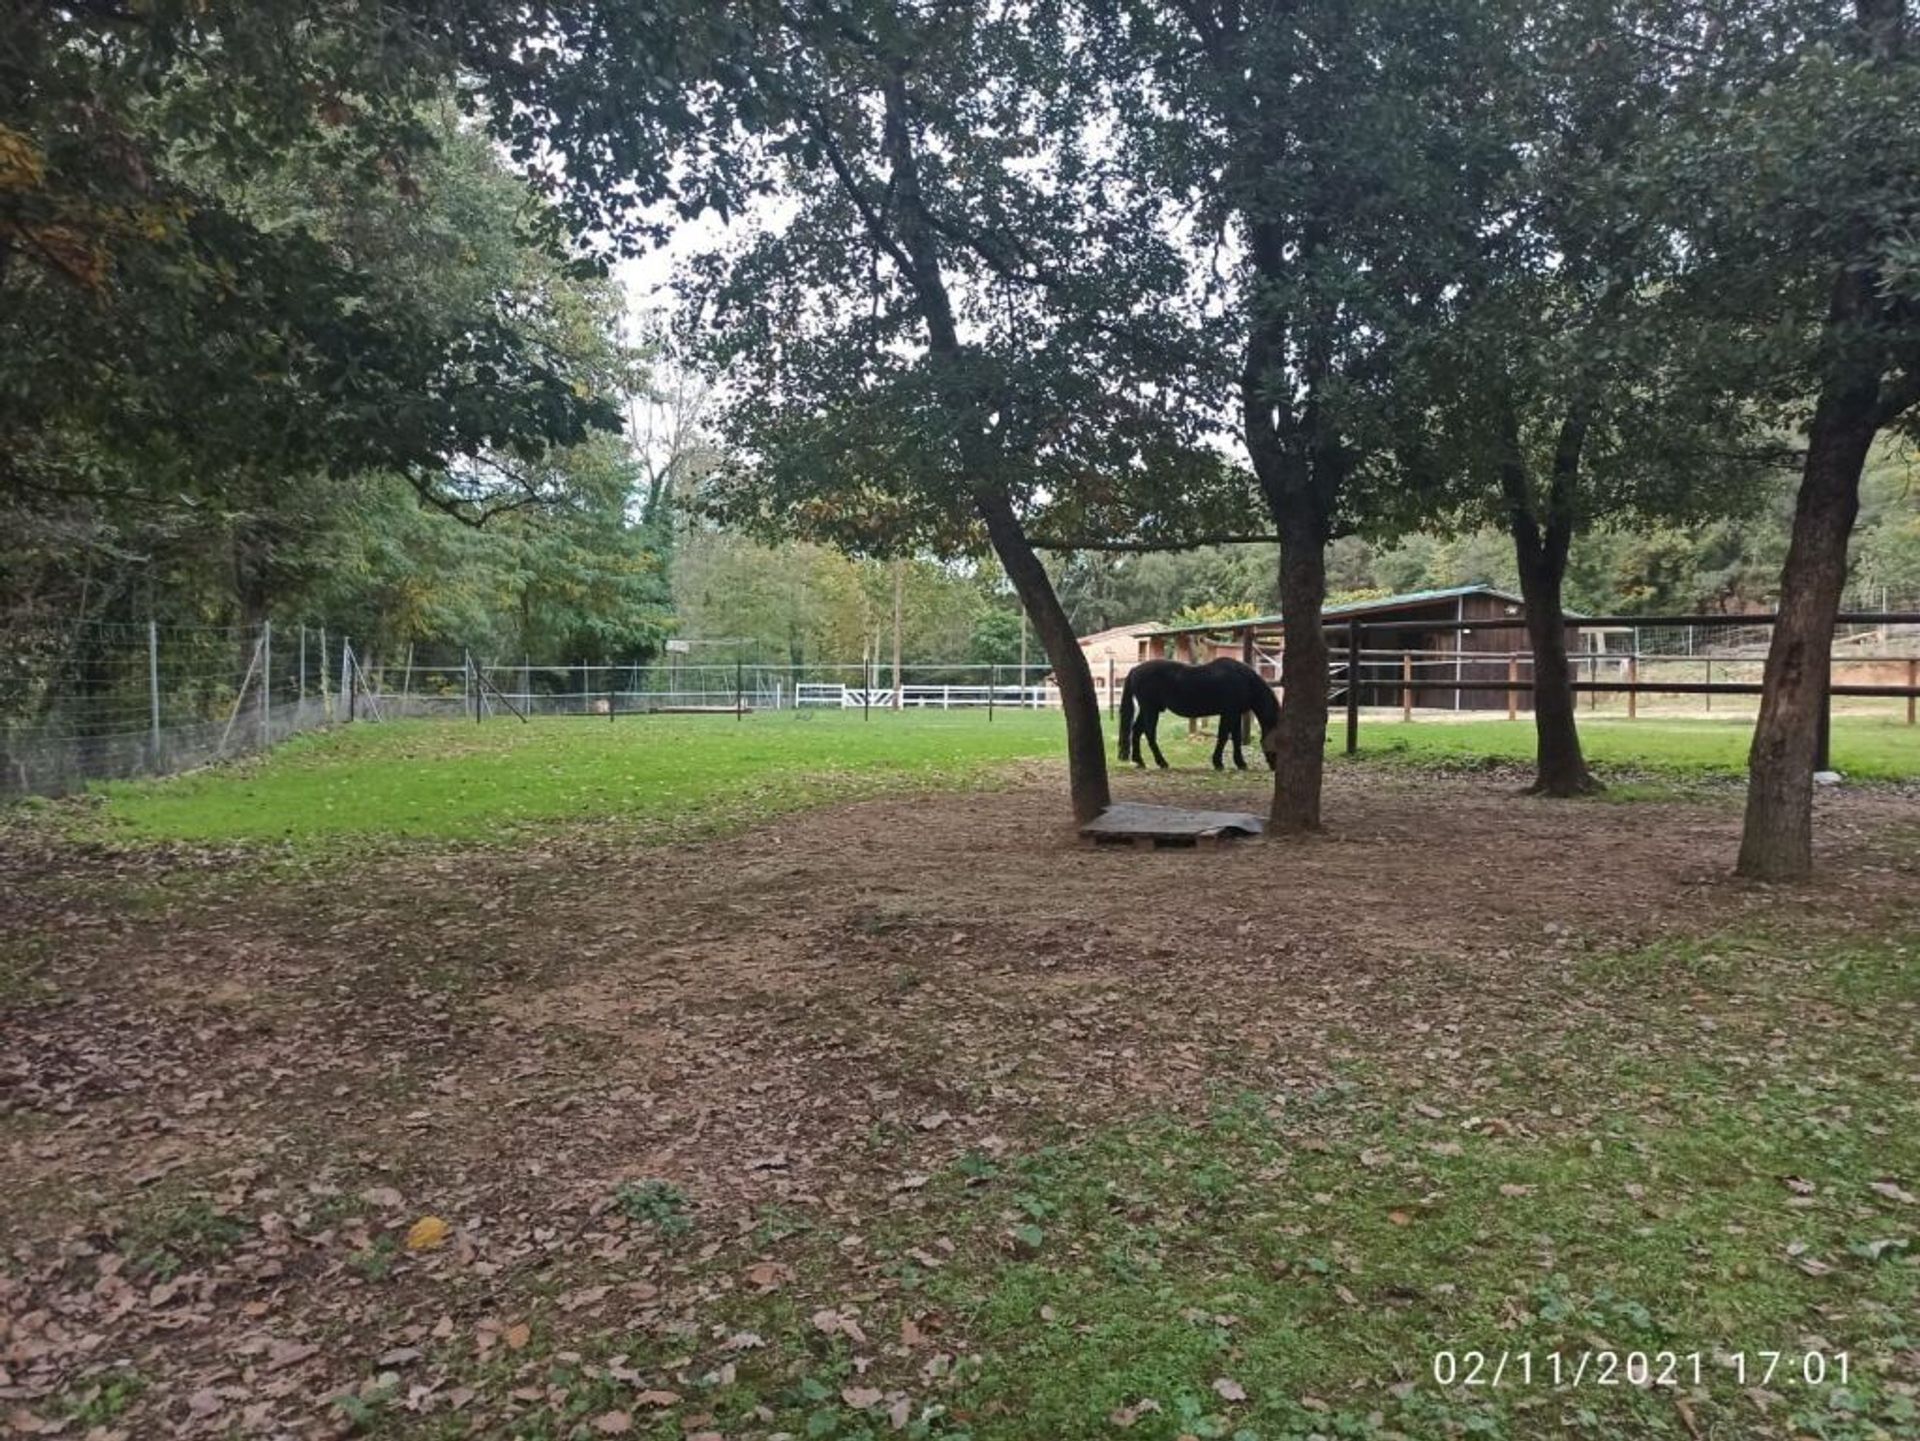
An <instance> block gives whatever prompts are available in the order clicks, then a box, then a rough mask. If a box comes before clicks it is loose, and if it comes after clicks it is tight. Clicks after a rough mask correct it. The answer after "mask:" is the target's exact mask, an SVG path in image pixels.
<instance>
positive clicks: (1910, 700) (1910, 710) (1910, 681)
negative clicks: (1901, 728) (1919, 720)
mask: <svg viewBox="0 0 1920 1441" xmlns="http://www.w3.org/2000/svg"><path fill="white" fill-rule="evenodd" d="M1907 689H1908V690H1909V691H1914V690H1920V660H1910V661H1908V662H1907ZM1915 699H1916V697H1914V696H1911V695H1909V696H1908V697H1907V724H1908V725H1912V724H1913V723H1914V710H1915V707H1914V701H1915Z"/></svg>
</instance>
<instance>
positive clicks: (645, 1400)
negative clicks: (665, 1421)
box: [633, 1391, 680, 1406]
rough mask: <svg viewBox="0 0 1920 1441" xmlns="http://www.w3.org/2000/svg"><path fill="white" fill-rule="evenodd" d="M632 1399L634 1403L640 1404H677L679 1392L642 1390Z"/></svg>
mask: <svg viewBox="0 0 1920 1441" xmlns="http://www.w3.org/2000/svg"><path fill="white" fill-rule="evenodd" d="M633 1399H634V1403H635V1404H636V1405H640V1406H678V1405H679V1404H680V1393H679V1392H678V1391H642V1392H641V1393H640V1394H639V1395H638V1396H635V1397H634V1398H633Z"/></svg>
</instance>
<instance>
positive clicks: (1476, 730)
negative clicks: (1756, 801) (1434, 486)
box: [1327, 715, 1920, 780]
mask: <svg viewBox="0 0 1920 1441" xmlns="http://www.w3.org/2000/svg"><path fill="white" fill-rule="evenodd" d="M1752 736H1753V720H1752V717H1750V716H1742V717H1737V718H1729V719H1727V720H1704V719H1702V720H1670V719H1657V720H1656V719H1646V720H1625V719H1616V718H1607V719H1589V718H1588V717H1586V716H1584V715H1583V716H1582V717H1581V718H1580V739H1581V743H1582V745H1583V746H1584V747H1585V749H1586V753H1587V759H1588V760H1589V761H1591V762H1593V763H1594V764H1595V765H1597V766H1600V767H1602V768H1609V767H1611V768H1619V769H1623V770H1637V771H1653V772H1659V773H1663V774H1676V775H1692V776H1740V775H1744V774H1745V773H1746V768H1747V744H1748V742H1749V741H1750V740H1751V739H1752ZM1327 743H1328V744H1329V745H1330V746H1333V747H1344V746H1345V744H1346V731H1345V729H1344V727H1343V725H1342V724H1341V720H1340V717H1338V716H1336V717H1334V723H1333V725H1332V726H1331V727H1330V729H1329V734H1328V738H1327ZM1533 744H1534V742H1533V721H1532V719H1531V718H1530V717H1526V716H1522V717H1521V718H1520V719H1518V720H1513V721H1509V720H1505V719H1500V720H1470V721H1451V720H1426V721H1421V720H1416V721H1413V722H1412V723H1411V724H1403V723H1402V722H1401V721H1399V720H1398V719H1394V720H1375V719H1373V718H1372V717H1365V718H1363V719H1362V721H1361V724H1360V754H1361V756H1362V757H1363V758H1366V759H1374V760H1378V759H1392V760H1406V761H1409V762H1413V763H1416V764H1418V763H1423V762H1427V763H1431V762H1441V763H1449V762H1462V761H1474V760H1482V759H1485V758H1488V757H1492V758H1495V759H1499V760H1513V761H1520V762H1528V761H1531V760H1532V759H1533ZM1833 764H1834V768H1835V769H1836V770H1838V771H1840V772H1841V773H1842V774H1844V775H1845V776H1847V777H1848V778H1849V779H1852V780H1903V779H1908V778H1911V777H1915V776H1920V726H1909V725H1907V724H1905V723H1904V721H1902V720H1900V719H1899V718H1896V717H1891V716H1888V717H1881V716H1838V717H1836V718H1835V719H1834V722H1833Z"/></svg>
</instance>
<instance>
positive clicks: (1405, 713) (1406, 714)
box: [1400, 650, 1413, 724]
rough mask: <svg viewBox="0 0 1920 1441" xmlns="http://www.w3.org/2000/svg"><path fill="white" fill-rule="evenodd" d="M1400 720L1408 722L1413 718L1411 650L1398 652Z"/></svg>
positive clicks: (1404, 722) (1403, 722)
mask: <svg viewBox="0 0 1920 1441" xmlns="http://www.w3.org/2000/svg"><path fill="white" fill-rule="evenodd" d="M1400 720H1401V722H1402V724H1409V723H1411V722H1412V720H1413V652H1412V651H1410V650H1403V651H1401V652H1400Z"/></svg>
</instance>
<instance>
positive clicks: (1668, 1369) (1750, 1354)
mask: <svg viewBox="0 0 1920 1441" xmlns="http://www.w3.org/2000/svg"><path fill="white" fill-rule="evenodd" d="M1431 1369H1432V1373H1433V1379H1434V1381H1435V1382H1436V1383H1437V1384H1439V1385H1441V1386H1548V1387H1569V1388H1571V1387H1576V1386H1699V1385H1704V1384H1707V1383H1708V1382H1710V1381H1711V1380H1712V1379H1713V1378H1714V1377H1715V1376H1724V1377H1726V1378H1727V1379H1729V1380H1731V1381H1732V1382H1733V1383H1734V1384H1735V1385H1737V1386H1828V1385H1832V1386H1844V1385H1846V1384H1847V1380H1848V1375H1849V1371H1850V1358H1849V1356H1848V1355H1847V1353H1846V1352H1845V1351H1834V1352H1826V1351H1766V1350H1757V1351H1715V1352H1706V1351H1539V1352H1535V1351H1436V1352H1434V1353H1433V1365H1432V1368H1431Z"/></svg>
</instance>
